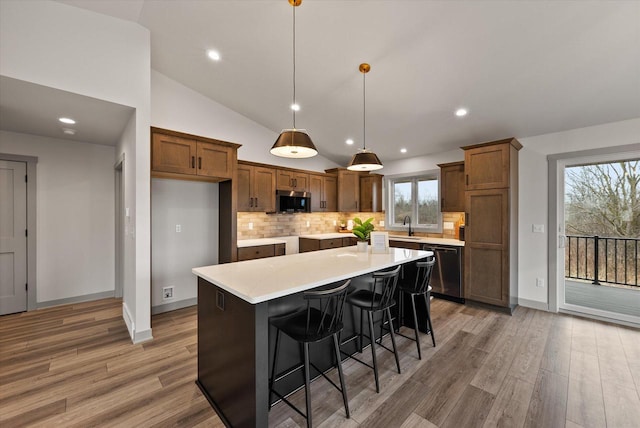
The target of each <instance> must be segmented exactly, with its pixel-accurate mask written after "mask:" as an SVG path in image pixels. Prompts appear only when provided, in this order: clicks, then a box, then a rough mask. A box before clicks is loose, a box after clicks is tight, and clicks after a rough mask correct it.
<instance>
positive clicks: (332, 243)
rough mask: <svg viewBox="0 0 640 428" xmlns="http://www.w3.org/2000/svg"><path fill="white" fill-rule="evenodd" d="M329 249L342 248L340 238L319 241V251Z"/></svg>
mask: <svg viewBox="0 0 640 428" xmlns="http://www.w3.org/2000/svg"><path fill="white" fill-rule="evenodd" d="M329 248H342V238H335V239H321V240H320V249H321V250H327V249H329Z"/></svg>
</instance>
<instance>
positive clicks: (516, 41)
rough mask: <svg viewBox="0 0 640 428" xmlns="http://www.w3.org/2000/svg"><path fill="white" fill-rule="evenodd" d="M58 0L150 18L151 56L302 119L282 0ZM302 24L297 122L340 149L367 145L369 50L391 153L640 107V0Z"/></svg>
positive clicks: (472, 6)
mask: <svg viewBox="0 0 640 428" xmlns="http://www.w3.org/2000/svg"><path fill="white" fill-rule="evenodd" d="M63 3H67V4H71V5H74V6H80V7H83V8H86V9H90V10H93V11H96V12H99V13H106V14H109V15H112V16H116V17H118V18H121V19H129V20H132V21H135V22H138V23H140V24H141V25H143V26H144V27H146V28H148V29H149V30H150V33H151V49H152V50H151V61H152V67H153V68H154V69H156V70H158V71H159V72H161V73H163V74H165V75H167V76H168V77H170V78H172V79H174V80H176V81H178V82H180V83H182V84H184V85H186V86H188V87H190V88H192V89H194V90H196V91H198V92H200V93H202V94H204V95H205V96H207V97H209V98H211V99H213V100H216V101H218V102H220V103H222V104H223V105H225V106H227V107H229V108H231V109H233V110H235V111H237V112H239V113H241V114H243V115H244V116H246V117H248V118H250V119H252V120H254V121H255V122H257V123H259V124H262V125H264V126H266V127H267V128H269V129H272V130H273V131H275V132H279V131H280V130H281V129H283V128H289V127H291V126H292V117H291V111H290V110H289V105H290V104H291V98H292V40H291V39H292V37H291V36H292V13H293V8H292V7H291V6H290V5H289V3H288V2H287V1H286V0H273V1H271V0H258V1H250V0H242V1H237V0H231V1H190V0H180V1H176V0H167V1H153V0H135V1H108V0H105V1H100V0H73V1H63ZM296 23H297V32H296V42H297V64H296V66H297V68H296V71H297V88H296V90H297V100H298V102H299V104H300V105H301V107H302V109H301V111H300V112H299V113H298V114H297V120H296V125H297V126H298V127H299V128H306V129H307V130H308V131H309V133H310V135H311V137H312V138H313V140H314V142H315V143H316V146H317V147H318V149H319V151H320V153H321V154H323V155H324V156H326V157H328V158H330V159H332V160H334V161H336V162H338V163H340V164H345V163H346V162H347V161H348V159H349V158H350V156H351V155H352V154H353V153H354V152H355V151H356V150H357V147H358V146H359V145H361V144H362V135H363V111H362V109H363V81H362V75H361V74H360V73H359V72H358V65H359V64H360V63H361V62H368V63H370V64H371V66H372V67H371V72H370V73H369V74H368V75H367V77H366V79H367V80H366V86H367V89H366V91H367V92H366V112H367V115H366V121H367V128H366V136H367V137H366V138H367V140H366V143H367V147H369V148H371V149H373V150H374V151H375V152H376V153H377V154H378V155H379V157H380V158H381V159H382V161H383V162H384V161H390V160H396V159H401V158H404V157H412V156H418V155H425V154H430V153H437V152H442V151H445V150H449V149H453V148H456V147H459V146H461V145H466V144H473V143H478V142H483V141H490V140H494V139H501V138H506V137H511V136H514V137H520V138H524V137H528V136H533V135H540V134H545V133H550V132H557V131H563V130H567V129H574V128H580V127H585V126H590V125H596V124H602V123H608V122H613V121H618V120H624V119H629V118H634V117H640V24H639V23H640V2H637V1H476V0H470V1H462V0H461V1H417V0H416V1H402V0H388V1H357V0H353V1H344V0H336V1H333V0H306V1H304V2H303V4H302V5H301V6H300V7H298V8H297V9H296ZM207 49H216V50H218V51H219V52H220V55H221V57H222V59H221V60H220V61H218V62H212V61H211V60H209V59H208V58H207V57H206V55H205V54H206V51H207ZM458 107H466V108H468V110H469V114H468V116H467V117H465V118H458V117H456V116H455V115H454V111H455V110H456V109H457V108H458ZM347 138H353V139H354V140H355V142H356V144H355V145H354V146H347V145H346V144H345V140H346V139H347ZM403 147H404V148H406V149H407V153H406V154H402V153H400V149H401V148H403Z"/></svg>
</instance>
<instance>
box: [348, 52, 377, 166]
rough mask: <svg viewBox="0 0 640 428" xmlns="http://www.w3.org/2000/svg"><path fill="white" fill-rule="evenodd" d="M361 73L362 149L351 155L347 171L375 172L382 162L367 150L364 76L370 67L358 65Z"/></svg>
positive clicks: (364, 64)
mask: <svg viewBox="0 0 640 428" xmlns="http://www.w3.org/2000/svg"><path fill="white" fill-rule="evenodd" d="M358 69H359V70H360V73H362V149H361V150H360V151H359V152H358V153H356V154H355V155H353V157H352V158H351V162H349V166H348V167H347V169H348V170H351V171H375V170H377V169H381V168H382V162H380V159H378V156H376V154H375V153H373V152H372V151H371V150H367V146H366V140H367V138H366V137H367V114H366V113H367V110H366V109H367V103H366V100H367V99H366V76H367V73H368V72H369V70H371V66H370V65H369V64H367V63H363V64H360V67H359V68H358Z"/></svg>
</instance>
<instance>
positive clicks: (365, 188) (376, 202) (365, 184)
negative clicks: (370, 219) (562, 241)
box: [360, 174, 382, 212]
mask: <svg viewBox="0 0 640 428" xmlns="http://www.w3.org/2000/svg"><path fill="white" fill-rule="evenodd" d="M360 211H363V212H381V211H382V176H381V175H379V174H369V175H363V176H361V177H360Z"/></svg>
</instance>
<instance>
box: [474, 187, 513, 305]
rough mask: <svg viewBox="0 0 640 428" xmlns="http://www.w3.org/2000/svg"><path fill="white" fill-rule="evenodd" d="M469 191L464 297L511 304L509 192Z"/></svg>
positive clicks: (497, 303)
mask: <svg viewBox="0 0 640 428" xmlns="http://www.w3.org/2000/svg"><path fill="white" fill-rule="evenodd" d="M466 193H467V201H466V203H467V210H468V212H467V225H466V227H465V298H467V299H471V300H475V301H479V302H484V303H489V304H492V305H498V306H504V307H507V306H509V194H508V190H507V189H495V190H476V191H468V192H466Z"/></svg>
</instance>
